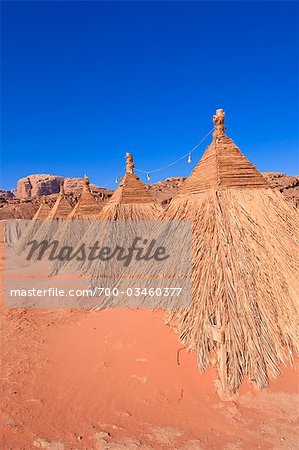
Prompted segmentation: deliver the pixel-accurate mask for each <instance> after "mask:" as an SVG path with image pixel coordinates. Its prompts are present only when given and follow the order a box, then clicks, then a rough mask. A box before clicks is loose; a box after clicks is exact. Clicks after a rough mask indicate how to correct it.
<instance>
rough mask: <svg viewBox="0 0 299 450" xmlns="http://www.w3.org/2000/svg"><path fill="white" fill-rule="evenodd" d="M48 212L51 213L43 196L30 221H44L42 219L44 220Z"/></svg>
mask: <svg viewBox="0 0 299 450" xmlns="http://www.w3.org/2000/svg"><path fill="white" fill-rule="evenodd" d="M50 211H51V208H50V206H49V205H48V203H46V198H45V196H44V195H43V197H42V202H41V204H40V205H39V208H38V210H37V211H36V213H35V214H34V216H33V217H32V220H44V219H46V218H47V217H48V215H49V214H50Z"/></svg>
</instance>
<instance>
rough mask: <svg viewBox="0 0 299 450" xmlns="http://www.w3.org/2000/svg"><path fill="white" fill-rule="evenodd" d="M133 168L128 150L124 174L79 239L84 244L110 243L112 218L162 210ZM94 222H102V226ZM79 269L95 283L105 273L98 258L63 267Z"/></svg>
mask: <svg viewBox="0 0 299 450" xmlns="http://www.w3.org/2000/svg"><path fill="white" fill-rule="evenodd" d="M133 169H134V163H133V158H132V155H131V154H130V153H127V154H126V173H125V175H124V177H123V178H122V180H121V182H120V184H119V186H118V187H117V189H116V190H115V192H114V194H113V195H112V197H111V199H110V200H109V202H108V203H107V204H106V205H105V206H104V207H103V209H102V210H101V211H100V213H99V214H98V216H97V217H96V221H95V222H94V223H92V224H91V225H90V227H89V228H88V230H87V232H86V233H85V235H84V236H83V239H82V241H84V244H85V246H86V247H89V246H92V244H94V242H96V241H98V242H99V243H100V242H102V243H104V244H106V245H107V243H109V244H113V242H114V240H115V233H114V232H113V227H112V226H111V223H113V222H115V221H147V220H155V219H156V218H157V217H158V216H159V215H161V213H162V212H163V211H164V210H163V208H162V206H161V205H160V203H158V201H156V200H155V199H154V198H153V197H152V195H151V193H150V192H149V191H148V189H147V187H146V186H145V185H144V184H143V183H142V181H141V180H140V179H139V178H138V177H137V175H136V174H135V173H134V170H133ZM97 221H101V222H102V224H101V226H99V223H98V222H97ZM126 238H127V239H130V236H126ZM81 244H82V242H80V243H79V244H78V247H80V245H81ZM106 266H107V265H106ZM78 271H79V272H83V273H88V274H89V275H92V276H93V277H94V282H95V283H96V280H97V278H99V277H101V276H103V275H104V272H105V264H100V262H99V261H82V262H79V261H71V262H69V263H68V264H66V265H65V266H64V268H63V272H64V273H66V272H67V273H77V272H78Z"/></svg>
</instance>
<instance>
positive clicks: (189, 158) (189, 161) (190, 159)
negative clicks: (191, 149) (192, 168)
mask: <svg viewBox="0 0 299 450" xmlns="http://www.w3.org/2000/svg"><path fill="white" fill-rule="evenodd" d="M191 161H192V158H191V153H190V154H189V156H188V164H190V163H191Z"/></svg>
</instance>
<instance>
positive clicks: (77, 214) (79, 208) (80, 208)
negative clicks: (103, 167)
mask: <svg viewBox="0 0 299 450" xmlns="http://www.w3.org/2000/svg"><path fill="white" fill-rule="evenodd" d="M100 210H101V206H100V205H99V204H98V203H97V201H96V199H95V198H94V196H93V195H92V194H91V192H90V187H89V179H88V176H87V175H85V176H84V178H83V189H82V193H81V196H80V198H79V200H78V202H77V203H76V205H75V207H74V209H73V211H72V212H71V213H70V214H69V215H68V217H67V218H68V219H92V218H94V217H95V216H97V215H98V214H99V212H100Z"/></svg>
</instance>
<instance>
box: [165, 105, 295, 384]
mask: <svg viewBox="0 0 299 450" xmlns="http://www.w3.org/2000/svg"><path fill="white" fill-rule="evenodd" d="M214 123H215V132H214V135H213V142H212V143H211V144H210V145H209V147H208V148H207V150H206V151H205V153H204V155H203V157H202V159H201V160H200V162H199V163H198V164H197V166H196V167H195V169H194V170H193V172H192V174H191V175H190V177H189V178H188V179H187V180H186V182H185V184H184V186H183V188H182V189H181V191H180V192H179V194H178V196H177V197H176V198H175V199H173V201H172V202H171V204H170V205H169V208H168V209H167V211H166V213H165V218H166V219H176V220H180V219H181V220H184V219H186V220H192V222H193V235H192V242H193V244H192V306H191V307H190V308H185V309H183V308H181V309H174V310H171V311H170V313H169V316H168V321H169V323H171V324H172V325H174V326H175V327H176V329H177V332H178V335H179V338H180V339H181V341H182V342H183V343H184V344H185V345H186V347H187V348H188V349H189V350H191V351H195V352H197V354H198V365H199V368H200V369H201V370H204V369H205V368H206V367H207V366H208V365H209V364H210V363H212V364H213V365H215V366H216V367H217V368H218V371H219V376H220V380H221V385H222V388H223V389H224V390H232V391H235V390H236V389H237V388H238V387H239V385H240V384H241V382H242V380H243V378H244V377H248V379H249V381H251V382H252V383H254V384H255V385H256V386H257V387H259V388H263V387H265V386H267V384H268V382H269V379H271V378H274V377H276V376H277V375H278V374H279V366H280V364H281V363H285V362H287V361H291V362H292V351H293V350H294V349H296V350H298V347H299V344H298V342H299V340H298V331H297V330H298V328H297V325H298V322H297V320H298V292H299V281H298V280H299V277H298V267H299V264H298V263H299V261H298V257H299V244H298V235H299V234H298V233H299V217H298V210H296V209H295V208H294V207H293V206H291V205H290V204H289V203H287V202H286V200H284V198H283V197H282V195H281V194H280V193H277V192H275V191H273V190H272V189H271V188H270V187H269V186H268V184H267V182H266V180H265V179H264V178H263V176H262V175H261V174H260V173H259V171H258V170H257V169H256V168H255V167H254V166H253V165H252V164H251V163H250V162H249V161H248V160H247V159H246V157H245V156H244V155H243V154H242V153H241V151H240V150H239V149H238V148H237V147H236V145H235V144H234V142H233V141H232V140H231V139H229V138H228V137H227V136H226V135H225V134H224V132H225V127H224V113H223V111H222V110H218V111H217V113H216V116H214ZM181 245H183V242H182V243H181ZM183 285H184V282H182V286H183Z"/></svg>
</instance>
